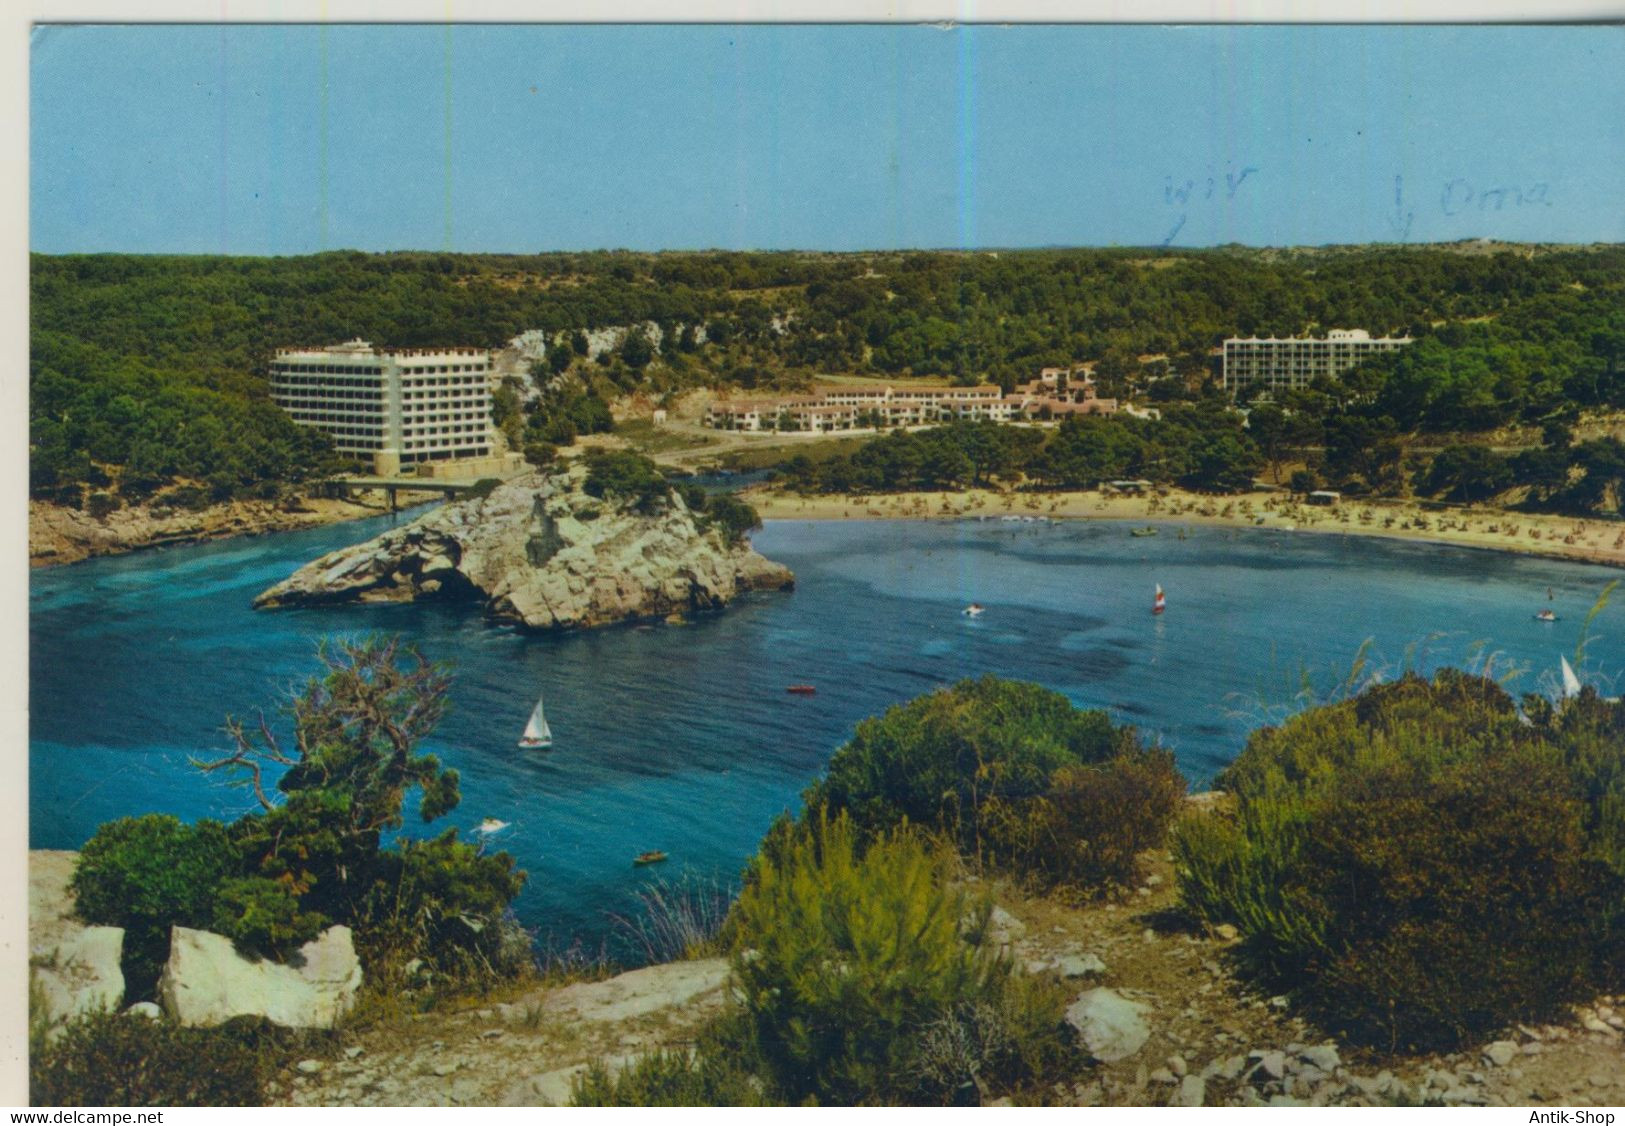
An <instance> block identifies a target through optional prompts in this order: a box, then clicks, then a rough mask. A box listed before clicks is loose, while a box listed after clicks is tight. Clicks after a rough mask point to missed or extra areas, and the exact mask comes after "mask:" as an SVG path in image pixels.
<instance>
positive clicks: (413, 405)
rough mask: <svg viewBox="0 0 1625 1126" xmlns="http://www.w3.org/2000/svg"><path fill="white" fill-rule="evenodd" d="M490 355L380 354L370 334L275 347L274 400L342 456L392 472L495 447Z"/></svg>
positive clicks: (451, 351) (447, 351) (449, 351)
mask: <svg viewBox="0 0 1625 1126" xmlns="http://www.w3.org/2000/svg"><path fill="white" fill-rule="evenodd" d="M490 371H491V353H490V352H489V351H487V350H485V349H483V348H423V349H400V350H395V351H382V350H378V349H375V348H373V346H372V345H371V344H369V343H368V342H367V341H365V340H351V341H348V342H346V343H344V344H335V345H333V346H331V347H327V348H279V349H277V353H276V357H275V359H273V360H272V361H271V399H272V401H273V402H275V403H276V404H277V405H278V406H280V407H281V408H282V409H283V410H285V411H287V412H288V416H289V417H290V418H292V419H293V421H294V422H296V423H298V424H299V425H301V426H313V427H316V428H317V429H320V430H323V431H325V432H326V433H327V434H329V435H331V436H332V438H333V447H334V448H335V449H336V450H337V451H338V452H339V453H342V454H350V455H352V456H354V457H357V458H361V459H365V460H368V461H370V462H371V463H372V469H373V472H375V473H378V474H380V475H382V476H393V475H395V474H397V473H399V472H400V471H401V469H402V467H403V466H408V465H414V464H417V463H422V462H436V461H444V460H450V459H459V460H461V459H465V458H484V457H487V456H488V455H489V454H490V452H491V388H490Z"/></svg>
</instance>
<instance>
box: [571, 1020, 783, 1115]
mask: <svg viewBox="0 0 1625 1126" xmlns="http://www.w3.org/2000/svg"><path fill="white" fill-rule="evenodd" d="M736 1024H737V1022H736V1021H731V1020H729V1019H728V1018H726V1017H724V1018H722V1019H720V1020H717V1021H713V1022H712V1023H711V1024H710V1025H707V1026H706V1027H705V1028H703V1029H702V1030H701V1031H700V1034H699V1036H698V1038H697V1041H696V1043H695V1045H694V1047H693V1050H692V1051H683V1050H674V1051H658V1052H653V1053H651V1054H649V1055H646V1056H640V1057H638V1059H636V1060H635V1061H633V1062H632V1063H631V1064H630V1065H628V1066H627V1067H625V1068H623V1069H622V1070H621V1071H620V1072H619V1073H616V1074H611V1073H610V1071H609V1069H608V1068H606V1067H605V1066H604V1065H603V1064H602V1063H599V1062H594V1063H593V1064H591V1065H590V1066H589V1067H588V1068H587V1071H586V1072H585V1073H584V1074H583V1075H581V1076H580V1077H579V1078H578V1079H577V1080H576V1081H575V1083H574V1085H573V1091H572V1094H571V1098H570V1105H571V1106H773V1105H775V1104H774V1102H773V1101H772V1100H771V1099H770V1098H769V1097H768V1094H767V1091H766V1090H765V1087H764V1084H763V1083H762V1082H761V1080H759V1079H757V1078H756V1077H755V1076H754V1075H752V1074H751V1072H750V1071H749V1069H748V1068H747V1067H746V1061H747V1060H748V1058H749V1049H748V1045H747V1044H745V1043H741V1042H740V1041H741V1039H742V1038H741V1037H740V1036H739V1035H738V1034H737V1030H735V1029H734V1027H733V1026H734V1025H736Z"/></svg>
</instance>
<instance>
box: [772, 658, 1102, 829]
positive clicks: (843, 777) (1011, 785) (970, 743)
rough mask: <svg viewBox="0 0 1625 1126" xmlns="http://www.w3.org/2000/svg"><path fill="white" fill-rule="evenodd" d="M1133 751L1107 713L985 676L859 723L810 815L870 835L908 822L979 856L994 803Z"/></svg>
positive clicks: (809, 797) (814, 797) (819, 787)
mask: <svg viewBox="0 0 1625 1126" xmlns="http://www.w3.org/2000/svg"><path fill="white" fill-rule="evenodd" d="M1133 745H1134V735H1133V732H1132V731H1130V730H1127V729H1119V728H1115V727H1113V726H1112V723H1111V721H1110V720H1109V719H1108V718H1107V717H1106V714H1105V713H1104V712H1098V711H1079V710H1078V709H1076V708H1074V707H1073V706H1072V704H1071V702H1070V701H1069V700H1067V698H1066V697H1065V696H1062V695H1061V694H1060V693H1059V692H1052V691H1050V690H1049V689H1046V688H1042V687H1040V686H1038V685H1036V684H1022V683H1018V682H1015V681H1007V680H1000V679H998V678H996V677H991V676H988V677H983V678H982V679H980V680H964V681H961V682H959V683H958V684H956V685H954V686H953V687H951V688H946V689H943V690H941V691H938V692H933V693H931V694H930V695H928V696H921V697H920V698H918V699H915V700H911V701H909V702H908V703H906V704H900V705H898V706H896V707H894V708H891V709H889V710H888V711H887V712H886V713H885V714H884V715H882V716H879V717H878V718H872V719H866V720H864V721H863V722H861V723H859V724H858V728H857V731H856V733H855V734H854V735H853V737H852V739H851V741H850V742H848V743H847V744H846V745H845V746H843V747H841V748H840V749H839V750H837V751H836V752H835V755H834V756H833V757H832V758H831V760H830V764H829V770H828V772H827V773H826V775H825V777H824V778H823V779H822V780H821V781H819V782H817V783H814V785H813V786H812V787H810V788H809V789H808V791H807V793H806V794H805V795H804V799H805V801H806V804H807V807H808V808H809V809H812V808H816V807H819V806H828V808H829V809H830V811H831V812H832V813H834V812H838V811H843V810H844V811H846V812H847V813H848V814H849V815H850V817H851V819H852V822H853V824H854V825H855V826H856V827H858V828H859V829H860V830H861V831H863V832H865V833H871V834H872V833H878V832H882V831H884V830H886V829H889V828H892V827H894V826H897V825H899V824H901V823H902V822H903V821H905V820H907V821H909V822H912V823H914V824H916V825H920V826H923V827H925V828H928V829H940V830H941V831H943V832H944V833H946V834H947V835H948V836H949V837H950V838H952V839H953V840H954V841H955V842H956V843H957V844H958V845H959V847H960V849H961V850H962V851H964V852H966V853H967V854H969V855H971V856H975V857H980V856H981V855H982V846H983V838H984V836H985V832H984V830H985V828H986V826H985V825H984V818H983V814H984V810H985V808H986V806H987V804H988V803H989V802H990V801H994V800H997V801H999V802H1003V803H1010V802H1019V801H1021V800H1024V799H1028V798H1032V797H1036V796H1038V795H1040V794H1042V793H1044V792H1045V791H1046V790H1047V789H1048V787H1049V782H1050V777H1051V775H1053V774H1054V773H1055V771H1057V770H1059V769H1060V768H1061V767H1063V766H1076V765H1080V764H1086V763H1098V762H1104V761H1106V760H1108V759H1111V758H1113V757H1114V756H1116V755H1117V754H1119V753H1120V752H1123V751H1126V750H1127V749H1129V748H1130V747H1131V746H1133Z"/></svg>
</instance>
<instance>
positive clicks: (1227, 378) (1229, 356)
mask: <svg viewBox="0 0 1625 1126" xmlns="http://www.w3.org/2000/svg"><path fill="white" fill-rule="evenodd" d="M1410 342H1411V338H1410V337H1409V336H1382V337H1373V336H1372V335H1371V334H1370V333H1369V332H1367V331H1365V330H1364V329H1362V328H1342V329H1339V328H1334V329H1332V330H1331V332H1329V333H1327V334H1326V335H1325V336H1323V337H1287V338H1285V339H1282V338H1278V337H1273V336H1271V337H1258V336H1249V337H1246V338H1242V337H1239V336H1233V337H1231V338H1230V339H1228V340H1226V341H1225V342H1224V389H1225V390H1226V391H1229V392H1230V393H1231V394H1234V393H1235V392H1236V391H1238V390H1240V389H1241V388H1243V387H1250V386H1252V385H1254V384H1258V383H1262V384H1263V385H1264V386H1265V388H1267V389H1268V390H1269V391H1271V392H1275V391H1285V390H1288V389H1290V388H1293V387H1303V386H1306V385H1307V384H1309V383H1310V382H1312V381H1313V380H1314V379H1315V378H1316V377H1318V376H1322V375H1324V376H1327V377H1329V378H1332V379H1336V378H1337V377H1338V376H1340V375H1342V374H1343V373H1344V372H1346V371H1348V370H1349V369H1350V368H1351V367H1353V366H1354V365H1356V364H1358V363H1360V362H1361V361H1362V360H1366V359H1369V358H1370V357H1372V356H1375V355H1377V354H1379V353H1382V352H1392V351H1393V350H1394V349H1396V348H1403V347H1405V345H1407V344H1409V343H1410Z"/></svg>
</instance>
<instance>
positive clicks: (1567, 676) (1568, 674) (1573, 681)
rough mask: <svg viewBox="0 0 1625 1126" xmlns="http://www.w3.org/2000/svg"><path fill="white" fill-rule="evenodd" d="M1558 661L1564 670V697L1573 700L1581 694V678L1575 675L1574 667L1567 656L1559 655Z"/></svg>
mask: <svg viewBox="0 0 1625 1126" xmlns="http://www.w3.org/2000/svg"><path fill="white" fill-rule="evenodd" d="M1557 662H1558V664H1559V665H1561V666H1562V670H1563V698H1564V699H1566V700H1572V699H1574V697H1576V696H1578V695H1579V694H1580V678H1579V677H1577V676H1575V675H1574V669H1573V667H1572V666H1571V665H1570V664H1569V659H1568V658H1567V657H1564V656H1559V657H1558V658H1557Z"/></svg>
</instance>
